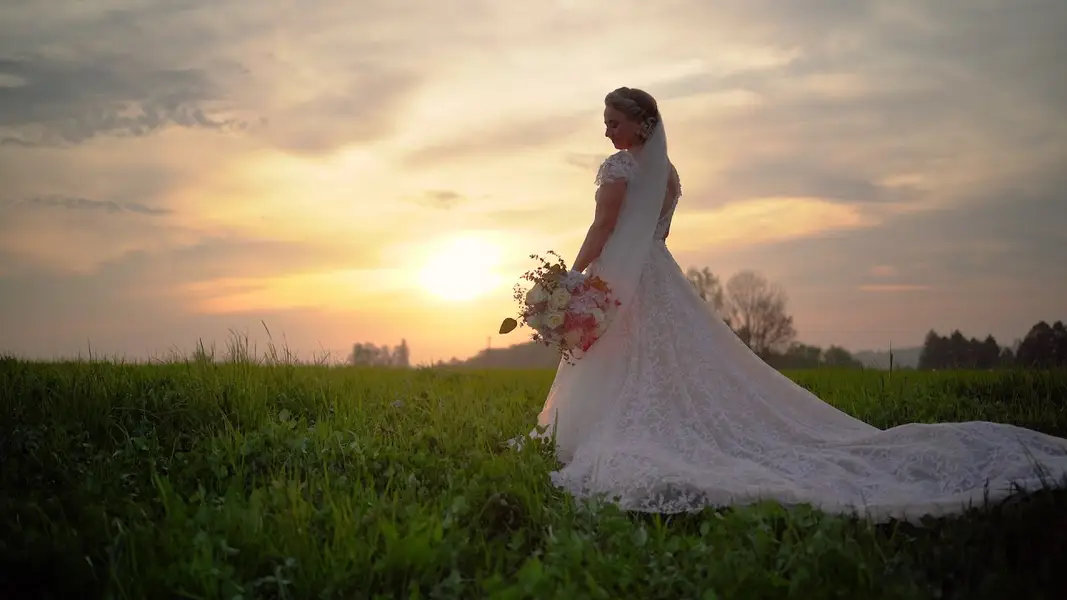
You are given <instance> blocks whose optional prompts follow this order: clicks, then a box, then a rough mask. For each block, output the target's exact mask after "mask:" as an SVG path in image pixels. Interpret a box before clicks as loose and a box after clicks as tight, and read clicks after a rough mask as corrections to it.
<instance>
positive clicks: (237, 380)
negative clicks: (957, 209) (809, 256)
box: [0, 360, 1067, 599]
mask: <svg viewBox="0 0 1067 600" xmlns="http://www.w3.org/2000/svg"><path fill="white" fill-rule="evenodd" d="M789 375H790V376H791V377H793V378H794V379H795V380H796V381H798V382H799V383H800V384H801V385H804V386H805V387H807V388H809V389H811V390H813V391H814V392H815V393H817V394H818V395H819V396H820V397H822V398H824V399H826V400H827V401H829V402H831V403H833V404H834V405H836V406H838V407H840V408H842V409H843V410H845V411H847V412H849V413H852V414H854V415H856V416H858V417H860V418H863V419H864V420H866V421H868V422H870V423H873V424H875V425H877V426H879V427H889V426H893V425H897V424H901V423H905V422H911V421H926V422H934V421H962V420H973V419H978V420H990V421H1001V422H1009V423H1014V424H1018V425H1022V426H1025V427H1031V428H1034V429H1038V430H1041V431H1045V432H1048V433H1052V434H1054V435H1059V436H1065V437H1067V374H1065V373H1063V372H1059V373H1050V372H1029V373H1025V372H1010V371H1008V372H1000V373H992V372H990V373H919V372H898V373H895V374H892V375H889V374H887V373H885V372H872V371H839V372H834V371H813V372H797V373H790V374H789ZM551 379H552V373H551V372H548V371H525V372H522V371H516V372H507V371H492V372H490V371H484V372H477V371H449V370H360V369H355V368H330V367H325V366H321V367H316V366H297V365H287V364H284V361H283V364H273V365H257V364H251V363H249V362H231V363H225V364H214V363H211V362H208V361H204V360H201V361H196V360H193V361H190V362H187V363H176V364H159V365H116V364H109V363H102V362H72V363H27V362H21V361H15V360H0V457H2V463H0V597H10V598H14V597H19V598H32V597H57V598H60V597H62V598H66V597H78V598H91V597H103V596H104V595H105V594H106V595H109V596H111V597H120V598H226V599H233V598H342V597H344V598H400V597H403V598H478V597H490V598H554V597H565V598H570V599H577V598H648V599H651V598H756V597H762V598H770V597H797V598H806V599H811V598H824V597H841V598H908V599H915V598H935V597H941V598H1003V597H1007V596H1008V594H1012V593H1014V594H1021V596H1022V597H1026V598H1038V597H1054V594H1053V592H1052V590H1055V589H1058V588H1059V587H1060V586H1061V582H1062V573H1064V572H1067V541H1065V540H1067V494H1064V493H1063V492H1041V493H1038V494H1035V495H1032V496H1030V497H1029V498H1027V499H1025V500H1023V501H1020V500H1012V501H1009V502H1007V503H1006V504H1004V505H1003V506H999V507H993V508H989V509H986V510H982V511H974V512H973V513H969V514H968V515H965V516H964V517H962V518H959V519H952V520H942V521H937V522H932V523H930V524H929V526H928V527H925V528H915V527H911V526H905V525H887V526H881V527H878V528H872V527H870V526H867V525H865V524H863V523H858V522H854V521H850V520H846V519H842V518H836V517H828V516H824V515H821V514H819V513H817V512H814V511H805V510H794V511H790V512H786V511H783V510H782V509H780V508H778V507H775V506H773V505H761V506H755V507H747V508H741V509H730V510H710V509H709V510H707V511H705V512H704V513H702V514H699V515H688V516H681V517H675V518H661V517H654V516H631V515H627V514H623V513H620V512H619V511H617V510H614V509H613V508H612V507H610V506H599V507H598V506H592V505H585V504H580V503H576V502H574V501H572V500H571V499H570V498H569V497H568V496H566V495H564V494H562V493H560V492H558V491H557V490H555V489H554V488H552V487H551V485H550V484H549V483H548V477H547V474H548V472H549V471H550V470H552V469H553V468H555V466H556V465H555V461H554V460H553V459H552V458H551V455H550V453H549V452H548V449H547V448H545V447H543V446H529V447H527V448H525V449H524V450H522V451H521V452H515V451H511V450H508V449H507V447H506V444H505V441H506V440H507V439H508V438H510V437H512V436H514V435H516V434H519V433H523V432H526V431H528V430H529V429H530V428H531V426H532V424H533V422H534V418H535V415H536V413H537V410H538V409H539V407H540V404H541V402H542V400H543V398H544V396H545V394H546V392H547V391H548V386H549V384H550V383H551ZM27 591H28V592H30V593H29V594H27V593H26V592H27Z"/></svg>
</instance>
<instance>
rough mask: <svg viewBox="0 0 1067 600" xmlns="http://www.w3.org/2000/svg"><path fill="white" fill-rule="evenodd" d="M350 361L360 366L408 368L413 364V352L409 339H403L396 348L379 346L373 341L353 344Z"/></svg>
mask: <svg viewBox="0 0 1067 600" xmlns="http://www.w3.org/2000/svg"><path fill="white" fill-rule="evenodd" d="M348 362H349V364H351V365H354V366H360V367H397V368H404V369H406V368H408V367H410V366H411V353H410V350H409V348H408V343H407V340H401V341H400V345H399V346H396V347H394V348H390V347H389V346H377V345H375V344H371V343H362V344H353V345H352V354H350V355H349V356H348Z"/></svg>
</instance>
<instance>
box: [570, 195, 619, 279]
mask: <svg viewBox="0 0 1067 600" xmlns="http://www.w3.org/2000/svg"><path fill="white" fill-rule="evenodd" d="M625 197H626V180H625V179H619V180H616V181H611V182H609V183H604V184H602V185H601V186H600V187H599V188H598V189H597V191H596V214H594V216H593V224H592V225H590V226H589V231H587V232H586V234H585V241H584V242H582V249H581V250H579V251H578V257H577V258H575V259H574V265H572V267H571V268H573V269H574V270H575V271H584V270H585V269H586V267H588V266H589V265H590V264H592V262H593V261H594V260H596V259H597V257H598V256H600V252H601V251H602V250H604V244H606V243H607V242H608V238H610V237H611V232H613V231H615V223H616V222H617V221H618V220H619V210H620V209H621V208H622V200H623V198H625Z"/></svg>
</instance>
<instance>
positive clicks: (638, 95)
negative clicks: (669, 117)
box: [604, 87, 660, 141]
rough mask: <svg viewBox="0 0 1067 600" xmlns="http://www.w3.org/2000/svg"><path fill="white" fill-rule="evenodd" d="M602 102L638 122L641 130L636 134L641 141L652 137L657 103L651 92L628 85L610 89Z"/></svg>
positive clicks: (657, 109)
mask: <svg viewBox="0 0 1067 600" xmlns="http://www.w3.org/2000/svg"><path fill="white" fill-rule="evenodd" d="M604 104H605V105H607V106H610V107H611V108H614V109H615V110H617V111H619V112H621V113H622V114H624V115H626V116H627V117H628V118H630V119H631V120H633V121H635V122H637V123H640V124H641V131H640V133H638V135H639V136H640V138H641V140H642V141H644V140H647V139H648V138H650V137H652V132H653V131H655V130H656V125H658V124H659V120H660V116H659V105H658V104H656V99H655V98H653V97H652V94H649V93H648V92H646V91H645V90H639V89H637V88H628V87H621V88H618V89H616V90H612V91H611V92H609V93H608V95H607V96H605V97H604Z"/></svg>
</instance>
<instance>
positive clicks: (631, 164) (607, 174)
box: [596, 150, 637, 186]
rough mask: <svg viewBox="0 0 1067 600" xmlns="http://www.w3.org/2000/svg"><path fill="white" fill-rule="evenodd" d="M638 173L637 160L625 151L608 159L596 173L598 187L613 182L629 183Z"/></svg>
mask: <svg viewBox="0 0 1067 600" xmlns="http://www.w3.org/2000/svg"><path fill="white" fill-rule="evenodd" d="M636 173H637V159H635V158H634V157H633V155H632V154H630V153H629V152H627V151H625V150H620V151H619V152H616V153H615V154H612V155H611V156H609V157H607V159H605V160H604V162H603V163H601V165H600V169H599V170H597V172H596V184H597V185H598V186H600V185H604V184H605V183H611V182H613V181H629V180H630V179H631V178H633V176H634V175H635V174H636Z"/></svg>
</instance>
